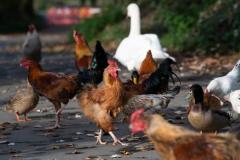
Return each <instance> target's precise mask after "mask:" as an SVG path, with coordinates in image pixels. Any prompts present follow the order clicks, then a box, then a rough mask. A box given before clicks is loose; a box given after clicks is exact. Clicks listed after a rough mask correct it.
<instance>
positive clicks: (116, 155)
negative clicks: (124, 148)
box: [111, 154, 122, 158]
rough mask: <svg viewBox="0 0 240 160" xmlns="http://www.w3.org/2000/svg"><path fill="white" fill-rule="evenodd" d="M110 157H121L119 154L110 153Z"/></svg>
mask: <svg viewBox="0 0 240 160" xmlns="http://www.w3.org/2000/svg"><path fill="white" fill-rule="evenodd" d="M111 158H122V156H121V155H120V154H114V155H111Z"/></svg>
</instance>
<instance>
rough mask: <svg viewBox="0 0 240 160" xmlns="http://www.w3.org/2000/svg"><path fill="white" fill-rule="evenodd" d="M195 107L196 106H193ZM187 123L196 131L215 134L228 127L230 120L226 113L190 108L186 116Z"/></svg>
mask: <svg viewBox="0 0 240 160" xmlns="http://www.w3.org/2000/svg"><path fill="white" fill-rule="evenodd" d="M194 107H196V106H194ZM188 121H189V123H190V124H191V125H192V126H193V127H194V128H195V129H197V130H199V131H203V132H215V131H218V130H219V129H221V128H224V127H225V126H228V125H230V124H231V123H230V118H229V117H228V115H227V113H225V112H222V113H221V112H219V111H212V110H210V109H209V110H205V111H201V109H199V110H198V109H196V108H192V109H191V111H190V112H189V114H188Z"/></svg>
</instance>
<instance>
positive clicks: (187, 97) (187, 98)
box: [185, 92, 192, 101]
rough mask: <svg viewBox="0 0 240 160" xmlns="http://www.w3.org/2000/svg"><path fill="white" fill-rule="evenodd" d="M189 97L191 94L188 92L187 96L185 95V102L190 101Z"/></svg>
mask: <svg viewBox="0 0 240 160" xmlns="http://www.w3.org/2000/svg"><path fill="white" fill-rule="evenodd" d="M191 97H192V94H191V93H190V92H188V93H187V95H186V97H185V99H186V100H187V101H190V100H191Z"/></svg>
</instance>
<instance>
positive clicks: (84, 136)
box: [0, 38, 211, 160]
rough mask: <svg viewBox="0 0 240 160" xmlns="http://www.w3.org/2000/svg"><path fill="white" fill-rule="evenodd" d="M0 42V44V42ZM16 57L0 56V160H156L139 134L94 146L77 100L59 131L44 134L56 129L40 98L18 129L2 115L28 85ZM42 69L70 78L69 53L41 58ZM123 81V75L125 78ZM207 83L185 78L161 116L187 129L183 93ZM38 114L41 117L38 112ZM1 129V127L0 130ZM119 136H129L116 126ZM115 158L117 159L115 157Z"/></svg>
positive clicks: (121, 126) (10, 116) (68, 108)
mask: <svg viewBox="0 0 240 160" xmlns="http://www.w3.org/2000/svg"><path fill="white" fill-rule="evenodd" d="M0 39H1V38H0ZM18 61H19V53H12V54H10V53H5V52H0V108H1V111H0V122H1V123H4V122H10V123H9V124H6V123H4V124H1V125H0V159H1V160H5V159H20V160H21V159H24V160H25V159H26V160H43V159H44V160H75V159H95V160H102V159H115V158H116V159H119V160H121V159H122V160H139V159H148V160H156V159H159V156H158V154H157V153H156V152H155V151H154V150H153V146H152V145H151V144H150V143H149V142H148V140H147V138H145V137H143V135H142V134H139V135H136V136H135V137H128V138H126V139H125V142H128V143H129V144H130V145H129V146H128V147H122V146H119V145H118V146H112V144H111V138H110V137H109V136H108V135H105V136H104V137H103V138H104V139H106V140H107V141H109V144H107V145H95V138H94V136H95V131H96V130H97V128H96V126H95V125H94V124H93V123H91V122H90V121H89V120H87V119H86V118H85V117H84V115H82V113H81V110H80V108H79V106H78V104H77V102H76V100H72V101H70V103H69V104H68V105H67V106H65V109H64V111H63V116H62V120H63V121H62V124H63V125H62V126H63V127H62V128H61V129H58V130H56V131H53V132H52V131H47V130H45V129H44V128H45V127H48V126H50V125H53V124H54V109H53V106H52V104H50V103H49V102H48V101H47V100H46V99H44V98H41V100H40V103H39V105H38V107H37V108H36V109H35V110H34V111H32V112H31V113H30V118H32V121H31V122H27V123H16V122H15V117H14V115H13V114H11V113H7V112H5V111H3V110H2V108H3V105H4V104H5V103H6V102H7V100H8V99H9V98H10V97H11V96H12V95H14V94H15V91H16V89H17V88H19V87H22V86H24V85H25V83H26V71H25V70H24V69H22V68H20V67H19V64H18ZM42 65H43V68H45V69H46V70H49V71H54V72H64V73H74V72H76V70H75V68H74V56H73V53H71V52H70V53H59V54H44V55H43V60H42ZM125 75H126V74H125ZM210 78H211V77H195V78H194V77H188V78H186V77H185V78H184V79H183V83H182V91H181V92H180V94H179V95H177V97H176V98H175V99H174V100H173V101H172V102H171V103H170V104H169V108H168V109H166V110H165V111H163V112H164V113H165V116H166V118H167V119H169V120H171V121H172V122H173V123H176V124H179V125H184V126H187V127H189V125H188V123H187V121H186V117H185V114H184V113H183V114H178V112H176V111H179V110H181V111H183V112H184V111H185V107H186V104H187V103H186V101H185V98H184V97H185V89H186V88H187V86H188V85H190V84H192V83H201V84H206V83H207V82H208V81H209V80H210ZM39 111H40V112H39ZM3 126H4V127H3ZM116 126H117V127H118V130H117V131H115V132H116V134H117V136H119V137H125V136H127V135H129V134H130V132H129V129H128V125H127V124H124V123H120V122H116ZM112 156H113V157H114V156H115V158H113V157H112Z"/></svg>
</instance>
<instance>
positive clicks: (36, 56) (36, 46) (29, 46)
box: [22, 24, 42, 62]
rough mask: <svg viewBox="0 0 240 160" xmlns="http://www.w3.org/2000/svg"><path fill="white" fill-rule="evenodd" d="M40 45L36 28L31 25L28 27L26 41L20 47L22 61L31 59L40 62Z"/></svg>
mask: <svg viewBox="0 0 240 160" xmlns="http://www.w3.org/2000/svg"><path fill="white" fill-rule="evenodd" d="M41 50H42V44H41V40H40V38H39V35H38V32H37V30H36V27H35V26H34V25H33V24H31V25H29V26H28V32H27V36H26V39H25V41H24V43H23V46H22V54H23V57H22V59H31V60H35V61H36V62H40V60H41V57H42V52H41Z"/></svg>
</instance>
